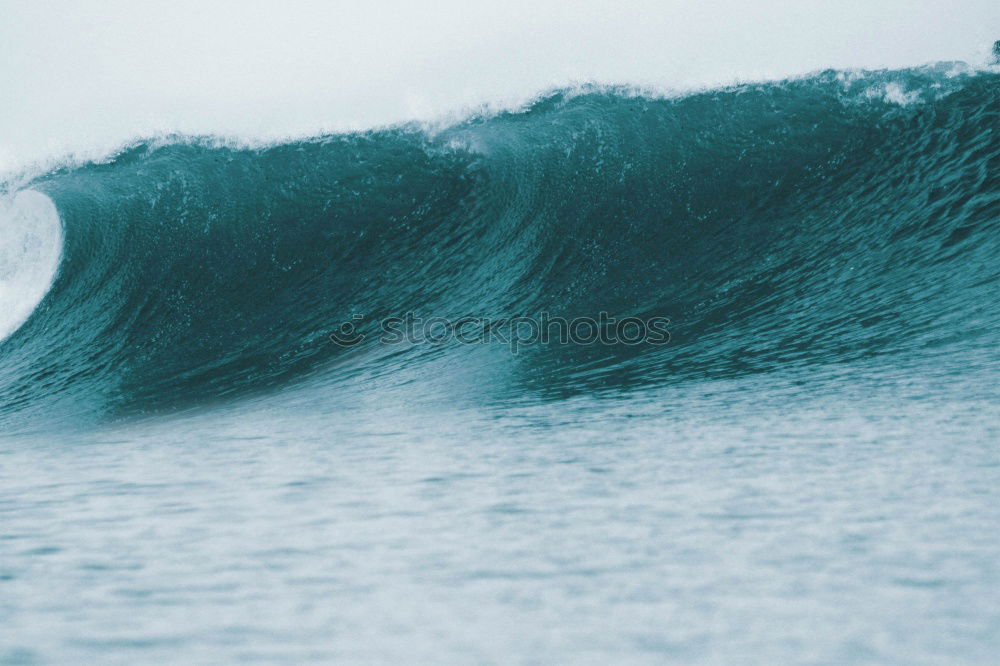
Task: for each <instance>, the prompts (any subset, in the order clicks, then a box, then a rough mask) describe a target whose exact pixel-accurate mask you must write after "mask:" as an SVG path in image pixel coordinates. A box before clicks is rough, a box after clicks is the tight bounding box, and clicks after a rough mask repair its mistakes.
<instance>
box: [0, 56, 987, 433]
mask: <svg viewBox="0 0 1000 666" xmlns="http://www.w3.org/2000/svg"><path fill="white" fill-rule="evenodd" d="M998 84H1000V75H998V74H996V73H993V72H979V73H968V72H966V73H956V72H955V71H950V68H949V67H948V66H937V67H928V68H922V69H916V70H906V71H898V72H877V73H838V72H833V71H829V72H824V73H821V74H819V75H816V76H813V77H810V78H805V79H799V80H792V81H784V82H780V83H771V84H760V85H747V86H740V87H735V88H730V89H724V90H717V91H709V92H703V93H699V94H693V95H689V96H686V97H683V98H676V99H663V98H653V97H648V96H643V95H641V94H636V93H634V92H631V91H624V90H614V89H596V88H594V89H584V90H577V91H573V92H567V91H563V92H558V93H555V94H551V95H549V96H546V97H544V98H541V99H539V100H537V101H536V102H535V103H533V104H531V105H530V106H528V107H526V108H524V109H520V110H518V111H510V112H504V113H499V114H494V115H483V116H477V117H473V118H470V119H467V120H465V121H463V122H461V123H458V124H456V125H454V126H451V127H449V128H447V129H443V130H438V131H434V132H428V131H425V130H422V129H420V128H417V127H396V128H390V129H384V130H378V131H369V132H365V133H359V134H350V135H334V136H323V137H318V138H314V139H309V140H303V141H296V142H291V143H286V144H283V145H273V146H267V147H257V148H247V147H237V146H232V145H225V144H222V143H220V142H213V141H210V140H195V139H184V140H177V141H172V142H171V141H163V140H161V141H157V142H146V143H139V144H135V145H133V146H131V147H129V148H128V149H127V150H125V151H123V152H121V153H120V154H118V155H117V156H115V157H114V158H113V159H110V160H109V161H107V162H104V163H91V164H86V165H83V166H76V167H66V168H63V169H59V170H57V171H54V172H51V173H49V174H46V175H44V176H42V177H40V178H37V179H36V180H34V181H33V182H31V183H30V185H29V187H30V188H31V189H32V190H34V191H35V192H39V193H43V194H44V195H46V196H47V197H48V198H50V199H51V201H52V202H54V203H55V206H56V208H57V209H58V213H59V216H60V218H61V221H62V227H63V233H64V236H65V237H64V238H60V237H59V234H58V233H55V232H53V231H52V230H51V228H49V229H48V230H47V231H44V232H39V233H38V234H35V235H34V236H32V238H34V239H35V240H33V241H31V242H32V243H34V246H33V247H35V248H36V249H35V250H28V251H26V252H28V254H26V255H25V256H24V257H21V258H20V259H19V260H18V261H20V262H21V263H20V264H18V265H20V266H22V267H23V266H24V265H25V264H24V262H25V261H29V260H30V261H29V263H30V264H31V266H33V268H31V270H30V271H28V272H24V271H27V269H24V268H22V269H18V270H19V271H21V272H15V277H14V278H13V282H5V283H4V284H5V287H6V288H8V289H13V290H14V292H15V296H14V297H13V298H14V299H15V300H16V301H17V303H15V307H14V309H13V312H14V314H13V315H7V314H5V315H3V322H2V323H3V324H4V325H5V326H6V327H7V328H8V329H12V328H13V327H14V326H16V324H17V323H19V322H20V320H21V319H22V318H23V316H24V315H26V313H22V312H21V310H20V309H18V308H22V305H21V304H22V303H23V302H28V303H29V305H28V306H27V307H28V308H30V307H32V306H33V305H34V303H35V302H37V300H39V299H41V297H42V295H43V294H45V292H46V289H47V288H48V286H49V284H48V283H49V281H50V280H51V274H52V273H53V272H54V265H55V263H54V262H56V261H58V257H59V255H60V251H61V255H62V259H61V264H60V268H59V272H58V276H57V278H56V279H55V282H54V283H53V284H52V285H51V289H48V292H47V295H45V297H44V299H43V300H42V302H41V303H40V304H39V305H38V307H36V308H35V309H34V312H33V314H32V316H31V317H30V318H29V319H28V320H27V322H26V323H24V325H23V326H21V327H20V328H18V329H17V330H16V332H13V333H11V331H10V330H8V331H7V335H8V337H7V338H6V339H5V340H3V341H2V342H0V382H2V386H3V393H4V397H3V402H2V407H0V423H3V422H7V423H8V424H11V423H14V422H16V420H17V419H19V418H38V417H39V415H40V414H41V413H43V412H44V413H45V414H49V415H51V414H61V415H63V416H65V417H66V418H69V417H71V416H73V417H80V416H84V415H88V416H91V417H96V418H116V417H121V416H125V415H133V414H141V413H149V412H155V411H160V410H170V409H176V408H179V407H184V406H189V405H195V404H204V403H206V402H210V401H214V400H226V399H232V398H235V397H237V396H240V395H249V394H254V393H259V392H263V391H269V390H274V389H276V388H279V387H281V386H284V385H286V384H288V383H290V382H293V381H301V380H304V379H306V378H313V379H318V380H320V381H325V382H342V381H345V380H346V379H347V378H348V377H351V376H359V375H363V376H366V377H382V378H384V380H385V381H394V380H393V377H396V378H398V377H400V376H401V374H406V373H402V372H401V371H404V370H412V369H419V368H428V369H429V368H431V367H435V368H438V367H443V368H449V369H448V370H447V372H444V373H439V372H437V371H435V372H434V373H430V372H429V371H428V372H425V373H424V376H425V377H426V381H427V382H433V381H440V382H447V381H449V378H451V379H454V377H456V376H458V375H465V376H477V375H481V374H482V373H488V376H489V377H490V382H491V388H490V390H489V391H488V392H487V391H485V390H484V395H485V394H487V393H488V394H489V395H490V396H493V397H498V396H502V397H509V396H512V395H516V396H520V397H524V396H527V397H534V398H537V399H548V398H551V397H559V396H565V395H571V394H573V393H576V392H581V391H601V390H614V391H621V390H640V389H642V388H643V387H646V386H650V385H655V384H663V383H666V382H671V381H677V380H690V379H698V378H701V377H724V376H730V375H737V374H744V373H760V372H771V371H775V370H788V369H795V368H797V369H802V368H806V369H808V368H812V367H818V366H821V365H823V366H828V365H829V364H837V363H856V362H862V361H867V362H874V361H878V360H883V359H884V360H885V362H886V363H891V362H893V361H892V359H896V358H900V357H901V356H902V357H905V358H906V359H908V360H911V361H912V360H914V359H918V360H919V359H923V358H926V359H931V358H939V357H940V354H939V353H938V352H940V351H942V350H945V351H948V353H949V354H952V353H953V352H954V350H955V349H962V350H966V351H969V352H970V353H971V352H975V350H989V349H994V348H995V345H996V343H997V341H998V340H997V333H996V331H997V330H998V328H997V324H998V323H1000V306H998V304H997V299H996V297H995V296H996V288H997V280H998V277H1000V262H998V261H997V257H998V256H1000V230H998V220H1000V142H998V141H997V138H996V128H997V127H1000V123H998V113H1000V108H998V107H1000V97H998V96H1000V92H998V91H1000V85H998ZM22 196H32V197H33V198H34V201H35V203H36V205H41V204H38V202H39V201H41V200H43V199H44V197H40V196H39V195H37V194H35V195H22ZM26 237H27V236H26ZM38 248H42V249H38ZM3 252H4V253H5V254H4V255H3V259H2V260H0V263H2V265H3V266H8V265H9V264H10V260H9V258H8V256H7V255H8V254H9V252H10V251H9V249H8V247H7V246H6V245H5V246H4V250H3ZM31 252H33V253H34V254H30V253H31ZM29 255H30V256H29ZM22 275H24V276H28V277H26V278H24V280H27V282H24V281H23V280H22V278H21V277H20V276H22ZM6 279H8V280H9V279H10V278H6ZM25 284H30V285H32V286H30V287H24V286H23V285H25ZM9 285H13V286H9ZM4 298H5V299H10V298H12V297H11V296H9V295H7V294H5V295H4ZM5 306H6V301H5ZM408 311H412V312H415V313H417V314H418V315H421V316H425V317H427V316H432V315H433V316H443V317H453V318H457V317H461V316H466V315H471V316H491V317H503V316H514V315H531V314H536V313H539V312H542V311H547V312H550V313H552V314H553V315H562V316H566V317H574V316H583V315H587V316H596V314H597V313H598V312H600V311H607V312H609V313H612V314H613V315H616V316H625V315H637V316H651V315H660V316H667V317H670V319H671V322H672V323H671V325H670V331H671V335H672V342H671V344H669V345H666V346H644V345H638V346H614V347H607V346H560V345H537V346H532V347H530V348H526V349H525V350H524V351H523V352H522V353H521V354H518V355H516V356H515V355H511V354H509V353H502V354H501V353H497V351H496V348H495V347H490V346H489V345H480V346H475V347H468V346H465V347H462V348H461V349H459V348H458V347H457V346H447V345H446V346H443V347H442V346H433V345H414V346H409V347H405V348H401V347H396V348H387V347H386V346H385V345H379V344H378V343H377V342H376V341H375V340H374V337H373V336H372V337H369V339H368V340H366V341H365V342H364V343H362V344H361V345H360V346H358V347H355V348H352V349H343V348H341V347H338V346H337V345H335V344H333V343H332V342H331V341H330V339H329V334H330V332H331V331H333V330H335V329H336V328H337V326H338V325H339V324H340V323H341V322H344V321H351V318H352V316H353V315H355V314H359V313H360V314H363V315H364V317H365V320H364V321H365V322H366V324H365V325H369V323H370V325H372V326H374V322H377V321H378V320H379V319H381V318H384V317H389V316H401V315H403V313H405V312H408ZM362 330H364V329H362ZM442 359H444V360H445V363H443V364H442ZM928 362H929V361H928ZM430 363H435V364H438V365H435V366H431V365H424V364H430ZM449 373H450V374H449ZM431 374H433V375H434V376H435V379H433V380H432V379H430V378H429V377H430V375H431ZM407 376H408V377H410V378H412V376H413V375H412V373H409V374H408V375H407ZM397 381H398V379H397Z"/></svg>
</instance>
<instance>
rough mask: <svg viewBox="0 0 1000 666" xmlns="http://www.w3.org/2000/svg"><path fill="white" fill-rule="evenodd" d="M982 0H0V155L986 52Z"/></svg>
mask: <svg viewBox="0 0 1000 666" xmlns="http://www.w3.org/2000/svg"><path fill="white" fill-rule="evenodd" d="M995 39H1000V1H998V0H952V1H941V0H937V1H931V0H836V1H833V0H829V1H824V2H820V1H818V0H740V1H729V0H690V1H686V2H680V1H676V0H659V1H652V0H649V1H646V0H617V1H614V2H595V1H588V0H573V1H565V2H564V1H561V0H560V1H557V2H549V1H546V0H534V1H515V2H489V3H485V2H477V1H476V0H461V1H458V0H426V1H425V2H412V1H411V2H379V1H378V0H375V1H373V2H361V1H353V2H336V1H326V2H320V1H317V2H304V1H303V2H296V1H294V0H283V1H280V2H253V1H246V0H243V1H232V2H225V1H219V0H211V1H209V0H203V1H201V0H199V1H194V0H190V1H189V0H160V1H158V2H155V3H154V2H142V1H139V0H131V1H129V0H120V1H118V0H64V1H50V0H49V1H47V0H0V172H2V171H4V170H7V169H11V168H15V167H18V166H21V165H23V164H24V163H26V162H27V161H31V160H35V159H41V158H46V157H48V158H51V157H53V156H55V155H59V154H62V153H65V152H68V151H71V150H84V149H96V150H102V149H103V150H107V149H110V148H111V147H113V146H114V145H115V144H119V143H121V142H123V141H126V140H128V139H130V138H133V137H135V136H137V135H148V134H155V133H162V132H167V131H179V132H185V133H199V134H200V133H222V134H227V135H240V136H249V137H252V136H259V137H265V138H266V137H274V136H276V135H284V134H301V133H308V132H316V131H320V130H337V129H345V128H357V127H363V126H371V125H377V124H383V123H387V122H395V121H399V120H405V119H429V118H433V117H435V116H440V115H442V114H445V113H449V112H456V111H460V110H461V109H463V108H465V107H467V106H469V105H472V104H477V103H482V102H489V101H492V102H505V101H511V100H516V99H517V98H523V97H526V96H530V95H532V94H535V93H537V92H539V91H541V90H545V89H548V88H551V87H554V86H561V85H566V84H570V83H573V82H583V81H597V82H611V83H627V84H639V85H653V86H657V87H664V88H673V89H676V88H682V89H684V88H690V87H698V86H704V85H713V84H719V83H726V82H731V81H733V80H735V79H761V78H777V77H782V76H787V75H793V74H801V73H805V72H808V71H812V70H816V69H820V68H825V67H838V68H845V67H902V66H907V65H914V64H921V63H925V62H929V61H935V60H966V61H970V62H975V61H978V62H984V61H985V59H986V55H987V53H988V51H989V48H990V46H991V45H992V42H993V40H995Z"/></svg>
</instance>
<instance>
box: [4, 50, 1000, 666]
mask: <svg viewBox="0 0 1000 666" xmlns="http://www.w3.org/2000/svg"><path fill="white" fill-rule="evenodd" d="M997 83H998V77H997V75H996V74H995V73H990V72H978V73H977V72H970V71H965V70H961V69H960V68H956V66H954V65H940V66H935V67H928V68H921V69H915V70H905V71H899V72H869V73H862V72H853V73H844V72H824V73H821V74H818V75H816V76H813V77H808V78H804V79H800V80H795V81H786V82H780V83H773V84H755V85H750V86H743V87H737V88H732V89H725V90H715V91H707V92H703V93H699V94H695V95H688V96H685V97H679V98H671V99H664V98H654V97H650V96H647V95H642V94H638V93H636V92H635V91H630V90H617V89H584V90H580V91H574V92H572V93H570V92H567V91H564V92H558V93H553V94H551V95H548V96H545V97H542V98H539V99H538V100H537V101H536V102H534V103H533V104H532V105H530V106H528V107H526V108H524V109H521V110H518V111H516V112H506V113H500V114H492V115H489V114H488V115H483V116H476V117H472V118H469V119H467V120H466V121H463V122H461V123H459V124H457V125H454V126H451V127H448V128H438V129H436V130H433V131H431V130H428V129H427V128H417V127H396V128H388V129H384V130H377V131H372V132H368V133H363V134H354V135H334V136H325V137H318V138H316V139H310V140H306V141H299V142H291V143H286V144H280V145H273V146H256V147H248V146H237V145H232V144H227V143H225V142H222V141H220V140H213V139H207V138H197V139H192V138H179V137H172V138H167V139H160V140H157V141H150V142H142V143H138V144H135V145H133V146H130V147H128V148H127V149H125V150H124V151H123V152H121V153H120V154H118V155H116V156H113V157H111V158H109V159H108V160H106V161H105V162H102V163H89V164H82V165H70V166H66V167H63V168H60V169H58V170H55V171H53V172H50V173H47V174H44V175H40V176H37V177H35V178H33V179H31V180H30V181H29V182H27V183H19V185H18V188H14V187H13V186H10V187H9V188H8V189H11V190H13V189H30V190H33V191H34V192H38V193H41V194H44V195H45V197H47V199H46V198H45V197H39V196H37V195H30V196H28V197H25V196H23V195H22V198H21V199H18V200H16V201H15V202H14V203H11V204H9V206H8V208H7V209H5V210H7V211H8V212H6V213H5V215H6V217H5V218H3V220H4V223H5V224H6V225H7V226H6V227H4V229H5V234H8V235H7V236H5V237H6V238H17V239H23V240H18V241H17V242H16V243H14V242H12V243H8V244H7V245H6V246H0V250H3V251H2V252H0V268H3V269H4V270H3V271H0V276H3V277H4V279H6V280H8V282H7V283H5V284H15V285H19V287H18V290H17V291H16V293H17V294H18V299H17V300H16V306H17V308H16V309H17V312H22V311H23V312H24V313H25V314H24V315H23V316H22V315H20V314H18V315H17V320H16V321H15V316H14V315H10V316H8V317H7V319H4V320H0V324H3V326H6V327H8V328H11V329H16V330H15V331H14V332H13V333H12V334H10V335H9V337H7V338H6V339H4V340H3V341H2V342H0V387H2V391H3V393H2V402H0V433H2V434H0V663H3V664H22V663H23V664H34V663H39V664H49V663H52V664H65V663H100V664H118V663H121V664H136V663H183V664H192V663H206V664H208V663H242V662H248V663H275V664H279V663H280V664H285V663H331V662H343V663H434V664H439V663H461V664H465V663H524V664H533V663H537V664H550V663H574V664H577V663H583V664H586V663H592V664H607V663H628V664H632V663H635V664H643V663H649V664H662V663H685V664H687V663H694V664H733V663H748V664H776V663H777V664H854V663H857V664H867V663H883V664H900V663H906V664H949V665H951V664H989V663H993V662H994V661H995V656H996V654H997V652H998V651H1000V592H998V590H1000V580H998V579H1000V565H998V564H997V563H998V561H1000V559H998V558H997V553H998V551H1000V537H998V536H997V535H998V534H1000V531H998V530H997V527H998V525H1000V508H998V507H1000V490H998V489H1000V451H998V448H997V441H998V435H1000V407H998V405H1000V389H998V388H997V387H998V386H1000V382H998V378H1000V354H998V352H997V343H998V342H1000V340H998V337H997V330H998V324H1000V305H998V303H997V300H996V298H995V294H996V288H997V283H998V279H1000V261H998V257H1000V233H998V232H1000V229H998V219H1000V215H998V212H1000V168H998V164H1000V162H998V160H1000V143H998V142H997V140H996V135H995V132H996V128H997V122H996V121H997V120H998V117H1000V116H998V114H1000V88H998V86H997ZM48 201H50V202H51V204H52V205H54V208H51V207H50V206H49V204H48V203H47V202H48ZM10 211H14V212H13V213H12V212H10ZM56 215H57V216H58V217H55V216H56ZM53 220H57V221H58V224H57V225H53ZM22 250H23V251H22ZM56 258H58V261H56ZM54 266H57V268H53V267H54ZM12 293H14V292H12ZM34 301H39V302H37V303H34ZM12 302H15V301H12ZM33 303H34V305H33ZM25 304H27V305H25ZM601 311H606V312H610V313H612V314H613V315H615V316H618V317H624V316H636V317H640V318H648V317H652V316H662V317H669V319H670V325H669V328H670V342H669V344H666V345H663V344H655V345H654V344H645V343H644V344H639V345H624V344H617V345H603V344H586V345H585V344H558V343H556V342H550V343H548V344H543V343H532V344H527V345H525V346H523V347H522V348H521V349H520V350H519V351H518V353H516V354H515V353H512V352H511V350H510V348H509V347H508V346H506V345H504V344H502V343H499V342H495V341H494V342H490V343H477V344H461V343H460V342H458V341H456V340H448V341H446V342H444V343H440V344H434V343H432V342H429V341H427V340H422V341H421V340H411V341H410V342H408V343H405V344H385V343H384V342H380V341H379V339H378V336H377V335H375V333H376V332H377V325H378V322H380V321H384V320H385V318H387V317H392V316H401V315H402V314H403V313H406V312H416V313H418V314H419V315H421V316H424V317H429V316H440V317H448V318H452V319H455V318H457V317H461V316H474V317H494V318H503V317H508V318H509V317H514V316H537V315H538V314H539V313H542V312H552V313H554V314H556V315H559V316H564V317H567V318H571V317H580V316H596V315H597V313H598V312H601ZM11 312H14V309H12V310H11ZM29 315H30V316H29ZM356 315H357V316H358V318H357V319H355V316H356ZM25 316H26V317H27V320H26V321H25V322H24V323H23V325H21V321H20V320H21V319H22V318H23V317H25ZM8 320H9V321H8ZM351 321H357V322H358V330H359V331H360V332H362V333H365V334H366V337H365V339H364V340H362V341H361V342H359V343H358V344H356V345H353V346H348V347H345V346H341V345H338V344H336V343H334V342H333V341H332V340H331V337H330V335H331V333H334V332H336V331H337V330H339V328H338V327H339V326H340V325H341V324H342V323H343V322H351ZM0 330H2V328H0Z"/></svg>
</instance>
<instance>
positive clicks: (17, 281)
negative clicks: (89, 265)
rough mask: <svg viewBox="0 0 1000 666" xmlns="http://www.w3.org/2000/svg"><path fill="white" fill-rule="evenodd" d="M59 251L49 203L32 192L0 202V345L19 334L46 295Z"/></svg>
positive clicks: (59, 237) (58, 228) (57, 227)
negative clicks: (16, 332) (11, 336)
mask: <svg viewBox="0 0 1000 666" xmlns="http://www.w3.org/2000/svg"><path fill="white" fill-rule="evenodd" d="M62 246H63V231H62V223H61V222H60V220H59V214H58V213H57V212H56V207H55V204H53V203H52V200H51V199H49V198H48V197H47V196H45V195H44V194H41V193H40V192H35V191H34V190H25V191H23V192H18V193H17V194H16V195H14V196H13V197H12V198H3V199H0V340H5V339H6V338H7V337H9V336H10V335H11V334H12V333H13V332H14V331H16V330H17V329H18V328H20V327H21V325H22V324H23V323H24V322H25V321H27V319H28V317H29V316H30V315H31V313H32V312H34V310H35V308H36V307H38V304H39V303H41V302H42V299H43V298H45V294H47V293H48V292H49V289H50V288H51V287H52V282H53V281H54V280H55V277H56V273H57V272H58V270H59V260H60V258H61V257H62Z"/></svg>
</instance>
